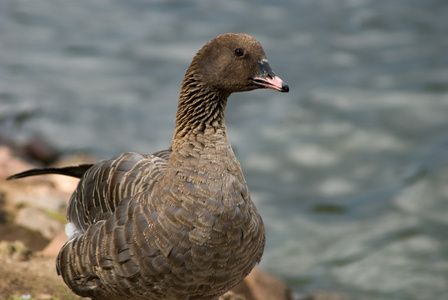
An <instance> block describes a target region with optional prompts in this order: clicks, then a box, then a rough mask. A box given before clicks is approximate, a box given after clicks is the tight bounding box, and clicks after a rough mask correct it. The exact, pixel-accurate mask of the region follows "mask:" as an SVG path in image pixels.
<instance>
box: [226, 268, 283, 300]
mask: <svg viewBox="0 0 448 300" xmlns="http://www.w3.org/2000/svg"><path fill="white" fill-rule="evenodd" d="M238 297H240V298H238ZM241 297H243V298H241ZM230 299H232V300H238V299H245V300H291V299H292V298H291V293H290V291H289V289H288V287H287V285H286V284H285V283H284V282H283V281H281V280H280V279H278V278H276V277H274V276H272V275H269V274H267V273H265V272H263V271H261V270H259V269H253V270H252V272H251V273H250V274H249V275H248V276H247V277H246V278H245V279H244V280H243V281H242V282H241V283H240V284H239V285H237V286H236V287H234V288H233V289H232V290H231V293H226V294H225V295H224V296H221V297H220V300H230Z"/></svg>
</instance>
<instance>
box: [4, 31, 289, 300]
mask: <svg viewBox="0 0 448 300" xmlns="http://www.w3.org/2000/svg"><path fill="white" fill-rule="evenodd" d="M255 89H273V90H276V91H279V92H288V91H289V87H288V85H287V84H286V83H285V82H283V81H282V80H281V79H280V78H279V77H278V76H277V75H275V73H274V72H273V71H272V69H271V68H270V66H269V63H268V60H267V59H266V55H265V53H264V50H263V48H262V46H261V45H260V43H259V42H258V41H257V40H255V39H254V38H253V37H251V36H249V35H246V34H236V33H227V34H222V35H220V36H218V37H216V38H214V39H213V40H211V41H210V42H208V43H207V44H206V45H205V46H203V48H202V49H201V50H199V51H198V52H197V54H196V55H195V56H194V58H193V60H192V62H191V65H190V66H189V68H188V69H187V72H186V74H185V77H184V80H183V82H182V86H181V90H180V95H179V102H178V109H177V115H176V119H175V131H174V137H173V139H172V144H171V146H170V148H169V149H167V150H163V151H159V152H156V153H154V154H151V155H148V154H138V153H132V152H129V153H123V154H121V155H119V156H117V157H114V158H112V159H108V160H103V161H100V162H98V163H97V164H93V165H89V164H85V165H79V166H72V167H66V168H46V169H33V170H29V171H25V172H23V173H19V174H16V175H13V176H10V177H9V179H15V178H22V177H27V176H34V175H42V174H51V173H53V174H62V175H68V176H73V177H76V178H80V181H79V184H78V185H77V188H76V190H75V191H74V192H73V194H72V196H71V198H70V201H69V204H68V209H67V219H68V222H69V223H68V224H67V226H66V233H67V236H68V238H69V240H68V242H67V243H66V244H65V245H64V246H63V247H62V249H61V250H60V252H59V255H58V257H57V259H56V269H57V273H58V275H60V276H62V278H63V280H64V282H65V283H66V285H67V286H68V287H69V288H70V289H71V290H72V291H73V292H74V293H75V294H77V295H79V296H82V297H90V298H91V299H96V300H101V299H107V300H115V299H146V300H151V299H165V300H170V299H173V300H174V299H176V300H182V299H185V300H193V299H201V300H207V299H218V297H219V296H220V295H222V294H224V293H225V292H226V291H228V290H230V289H231V288H232V287H234V286H236V285H237V284H238V283H239V282H241V281H242V280H243V279H244V278H245V277H246V276H247V275H248V274H249V273H250V271H251V270H252V269H253V268H254V266H255V265H256V264H257V263H259V262H260V260H261V256H262V254H263V250H264V245H265V232H264V225H263V221H262V219H261V217H260V215H259V214H258V212H257V209H256V207H255V205H254V203H253V202H252V200H251V198H250V194H249V190H248V188H247V185H246V181H245V178H244V176H243V172H242V170H241V166H240V164H239V162H238V161H237V159H236V157H235V154H234V153H233V150H232V147H231V145H230V142H229V140H228V138H227V130H226V124H225V120H224V110H225V107H226V103H227V99H228V97H229V96H230V94H232V93H234V92H244V91H251V90H255Z"/></svg>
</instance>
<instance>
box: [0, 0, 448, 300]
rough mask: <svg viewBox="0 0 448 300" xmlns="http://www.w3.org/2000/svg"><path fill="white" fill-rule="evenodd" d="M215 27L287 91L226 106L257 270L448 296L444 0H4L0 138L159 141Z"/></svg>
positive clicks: (105, 145) (324, 284)
mask: <svg viewBox="0 0 448 300" xmlns="http://www.w3.org/2000/svg"><path fill="white" fill-rule="evenodd" d="M224 32H246V33H249V34H251V35H253V36H255V37H256V38H257V39H258V40H259V41H260V42H261V43H262V44H263V46H264V48H265V51H266V53H267V56H268V58H269V60H270V64H271V67H272V68H273V69H274V71H276V73H277V74H278V75H280V77H282V78H283V79H284V80H285V81H286V82H287V83H288V84H289V86H290V88H291V91H290V93H289V94H280V93H276V92H274V91H256V92H251V93H244V94H237V95H233V96H232V98H231V100H230V103H229V105H228V109H227V113H226V117H227V125H228V128H229V135H230V139H231V141H232V144H233V146H234V148H235V151H236V154H237V156H238V158H239V160H240V162H241V164H242V166H243V170H244V171H245V175H246V178H247V181H248V184H249V187H250V189H251V193H252V198H253V199H254V201H255V202H256V203H257V206H258V208H259V211H260V213H261V214H262V216H263V218H264V220H265V223H266V226H267V234H268V242H267V247H266V252H265V255H264V259H263V262H262V264H261V267H262V268H264V269H266V270H268V271H270V272H273V273H275V274H277V275H279V276H281V277H283V278H284V279H286V280H287V281H288V283H289V284H290V285H291V287H292V289H293V290H294V291H296V292H297V293H299V294H304V293H307V292H310V291H316V290H331V291H340V292H343V293H345V294H348V295H351V296H352V297H353V299H372V300H373V299H375V300H380V299H381V300H386V299H387V300H390V299H406V300H408V299H410V300H412V299H431V300H438V299H448V281H447V276H446V275H447V274H448V239H447V227H448V38H447V32H448V2H446V1H445V0H426V1H421V0H420V1H417V0H407V1H405V0H389V1H386V0H346V1H342V0H341V1H329V0H326V1H324V0H322V1H320V0H315V1H311V0H298V1H292V0H288V1H287V0H283V1H267V0H265V1H234V0H231V1H205V0H203V1H200V0H196V1H189V2H182V1H143V0H141V1H138V0H131V1H112V0H101V1H88V0H77V1H56V0H54V1H45V0H33V1H25V0H4V1H1V2H0V126H1V127H0V133H1V134H4V135H15V136H16V138H17V139H19V140H25V139H26V138H27V136H30V135H31V134H33V133H39V134H41V135H43V136H45V137H47V138H48V139H50V140H51V142H53V143H54V144H55V145H57V146H58V147H59V148H60V149H62V150H63V151H65V152H67V153H70V152H74V151H78V150H83V151H90V152H93V153H96V154H98V155H100V156H102V157H105V158H106V157H110V156H112V155H115V154H118V153H121V152H124V151H137V152H145V153H151V152H155V151H157V150H160V149H163V148H166V147H168V146H169V144H170V141H171V137H172V132H173V127H174V123H173V119H174V116H175V110H176V104H177V103H176V102H177V95H178V91H179V87H180V82H181V80H182V77H183V74H184V72H185V70H186V68H187V66H188V64H189V62H190V60H191V58H192V56H193V55H194V53H195V52H196V51H197V50H198V49H199V48H200V47H201V46H202V45H203V44H204V43H205V42H207V41H208V40H210V39H211V38H213V37H214V36H216V35H218V34H221V33H224ZM23 118H25V119H26V121H25V122H23V124H22V123H20V124H19V123H18V122H17V119H23Z"/></svg>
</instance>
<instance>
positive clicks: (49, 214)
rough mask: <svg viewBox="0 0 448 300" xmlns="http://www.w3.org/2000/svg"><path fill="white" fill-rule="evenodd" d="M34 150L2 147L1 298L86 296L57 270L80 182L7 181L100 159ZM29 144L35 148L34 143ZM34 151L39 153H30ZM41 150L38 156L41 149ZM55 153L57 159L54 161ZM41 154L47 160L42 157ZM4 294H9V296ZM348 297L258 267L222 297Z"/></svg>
mask: <svg viewBox="0 0 448 300" xmlns="http://www.w3.org/2000/svg"><path fill="white" fill-rule="evenodd" d="M33 143H34V146H33V147H31V148H28V149H27V148H21V149H18V148H17V147H11V146H9V145H0V274H2V275H1V277H2V280H0V295H1V296H0V299H68V300H70V299H82V298H80V297H77V296H75V295H74V294H73V293H72V292H71V291H70V290H69V289H68V287H67V286H66V285H65V284H64V283H63V281H62V279H61V278H60V277H58V276H57V274H56V270H55V258H56V256H57V254H58V252H59V249H60V248H61V246H62V245H63V244H64V243H65V242H66V240H67V238H66V236H65V234H64V224H65V222H66V221H65V211H66V208H67V203H68V199H69V198H70V195H71V193H72V192H73V190H74V189H75V187H76V184H77V182H78V180H77V179H75V178H70V177H66V176H58V175H46V176H36V177H29V178H25V179H21V180H12V181H5V179H6V178H7V177H8V176H10V175H12V174H15V173H18V172H21V171H24V170H27V169H31V168H36V167H41V166H42V165H40V166H39V165H37V161H35V162H33V163H30V162H27V160H26V159H25V158H20V157H18V156H16V154H15V153H20V154H21V155H22V156H23V155H26V156H27V158H28V159H30V158H33V159H38V160H40V163H45V162H48V161H52V162H53V164H54V165H56V166H62V165H65V166H66V165H72V164H79V163H89V162H95V161H97V160H98V159H97V158H96V157H93V156H89V155H73V156H70V157H67V158H64V159H59V160H58V161H55V159H56V157H58V155H56V154H55V153H56V152H55V151H54V149H52V148H51V147H50V146H48V145H45V144H43V143H39V142H37V141H34V142H33ZM28 147H29V146H28ZM30 149H34V150H33V151H34V152H33V153H34V154H33V155H29V153H30ZM36 149H37V150H38V151H37V154H36V151H35V150H36ZM49 155H50V156H51V157H53V159H49ZM39 156H41V157H44V158H45V159H39ZM3 297H4V298H3ZM237 299H239V300H242V299H245V300H292V299H297V300H347V299H348V298H346V297H344V296H341V295H338V294H334V293H316V294H313V295H307V296H298V295H293V294H292V293H291V292H290V290H289V288H288V286H287V285H286V284H285V283H284V282H283V281H281V280H280V279H278V278H276V277H274V276H272V275H270V274H267V273H265V272H263V271H261V270H259V269H255V270H254V271H253V272H252V273H251V274H250V275H249V276H248V277H247V278H246V279H245V280H244V281H243V282H242V283H241V284H240V285H238V286H237V287H235V288H234V289H233V290H232V291H231V292H229V293H227V294H226V295H224V296H222V297H221V298H220V300H237Z"/></svg>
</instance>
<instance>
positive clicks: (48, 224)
mask: <svg viewBox="0 0 448 300" xmlns="http://www.w3.org/2000/svg"><path fill="white" fill-rule="evenodd" d="M14 222H15V223H16V225H19V226H22V227H25V228H28V229H31V230H34V231H38V232H40V233H41V234H42V236H43V237H45V238H47V239H52V238H53V237H54V236H55V235H57V234H58V233H60V232H63V231H64V225H63V224H62V223H60V222H58V221H56V220H53V219H52V218H51V217H49V216H48V215H47V214H46V213H45V212H43V211H41V210H40V209H38V208H35V207H25V208H22V209H21V210H20V211H19V213H18V214H17V216H16V219H15V221H14Z"/></svg>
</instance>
